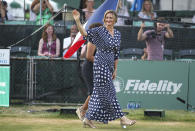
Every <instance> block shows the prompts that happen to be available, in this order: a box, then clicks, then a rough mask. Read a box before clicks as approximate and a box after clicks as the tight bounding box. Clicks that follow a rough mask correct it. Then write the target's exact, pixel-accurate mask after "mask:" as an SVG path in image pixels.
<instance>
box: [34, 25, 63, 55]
mask: <svg viewBox="0 0 195 131" xmlns="http://www.w3.org/2000/svg"><path fill="white" fill-rule="evenodd" d="M59 55H60V40H59V39H58V38H57V36H56V34H55V33H54V28H53V26H52V25H51V24H47V25H46V26H45V27H44V30H43V33H42V38H41V39H40V41H39V48H38V56H48V57H58V56H59Z"/></svg>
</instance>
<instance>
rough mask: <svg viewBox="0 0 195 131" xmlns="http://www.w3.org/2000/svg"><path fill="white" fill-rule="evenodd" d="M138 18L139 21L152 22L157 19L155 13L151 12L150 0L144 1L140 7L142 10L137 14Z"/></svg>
mask: <svg viewBox="0 0 195 131" xmlns="http://www.w3.org/2000/svg"><path fill="white" fill-rule="evenodd" d="M138 17H139V18H141V19H151V20H154V19H156V18H157V15H156V13H155V12H153V5H152V2H151V1H150V0H145V1H144V3H143V5H142V10H141V12H139V14H138Z"/></svg>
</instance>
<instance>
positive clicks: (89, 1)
mask: <svg viewBox="0 0 195 131" xmlns="http://www.w3.org/2000/svg"><path fill="white" fill-rule="evenodd" d="M85 4H86V8H84V9H82V11H83V12H84V15H85V21H87V20H88V19H89V17H91V16H92V14H93V13H94V12H95V9H94V8H93V6H94V0H86V3H85Z"/></svg>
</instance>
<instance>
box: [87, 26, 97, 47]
mask: <svg viewBox="0 0 195 131" xmlns="http://www.w3.org/2000/svg"><path fill="white" fill-rule="evenodd" d="M97 30H98V27H96V28H92V29H88V30H87V39H88V41H89V42H91V43H92V44H94V45H96V43H97V42H96V41H97V39H98V38H97V37H98V33H97Z"/></svg>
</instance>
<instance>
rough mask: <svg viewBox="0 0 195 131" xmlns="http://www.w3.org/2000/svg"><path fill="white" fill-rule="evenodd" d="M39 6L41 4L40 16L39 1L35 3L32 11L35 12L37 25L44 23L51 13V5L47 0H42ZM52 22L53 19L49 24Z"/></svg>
mask: <svg viewBox="0 0 195 131" xmlns="http://www.w3.org/2000/svg"><path fill="white" fill-rule="evenodd" d="M41 6H42V16H41V15H40V2H39V3H38V4H36V5H35V7H34V8H33V11H34V12H35V13H36V14H37V18H36V24H37V25H40V24H46V23H47V22H48V21H49V19H50V18H51V17H52V14H53V7H52V5H51V4H50V3H49V0H42V4H41ZM53 23H54V22H53V20H52V21H50V24H53Z"/></svg>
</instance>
